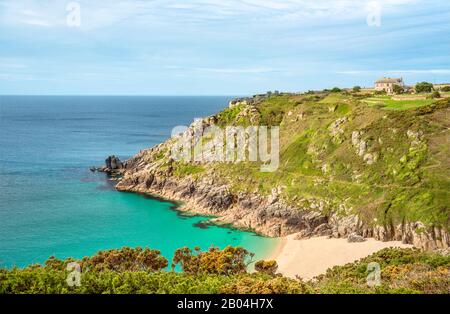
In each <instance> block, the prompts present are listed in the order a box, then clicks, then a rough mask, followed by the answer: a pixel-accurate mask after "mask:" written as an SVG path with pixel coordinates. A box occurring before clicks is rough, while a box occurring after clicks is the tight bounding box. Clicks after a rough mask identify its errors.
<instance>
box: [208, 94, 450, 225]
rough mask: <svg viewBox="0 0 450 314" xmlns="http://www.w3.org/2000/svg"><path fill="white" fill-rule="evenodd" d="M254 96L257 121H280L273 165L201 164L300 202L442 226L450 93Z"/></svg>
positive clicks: (235, 186) (222, 177)
mask: <svg viewBox="0 0 450 314" xmlns="http://www.w3.org/2000/svg"><path fill="white" fill-rule="evenodd" d="M253 106H254V107H255V109H256V110H257V111H258V112H259V122H258V124H261V125H279V126H280V152H281V155H280V166H279V168H278V169H277V170H276V171H275V172H271V173H262V172H261V171H260V168H259V166H260V165H259V164H258V163H255V162H241V163H238V164H220V163H215V164H206V165H204V167H205V169H207V170H208V174H209V175H211V176H214V177H215V179H216V180H217V181H218V182H221V183H223V184H227V185H228V186H230V188H231V190H232V191H233V192H235V193H238V192H247V193H252V192H254V191H255V188H257V190H258V193H260V194H262V195H267V196H268V195H270V194H271V191H272V189H274V188H280V189H281V198H282V199H283V200H284V201H285V202H286V203H288V204H290V205H293V206H295V207H297V208H303V209H305V208H311V210H313V211H320V212H322V213H323V214H331V213H338V212H345V214H349V213H351V214H358V215H359V216H360V218H361V219H362V220H363V221H364V222H365V223H366V224H368V225H374V224H378V225H396V224H399V223H402V222H404V221H421V222H423V223H425V224H426V225H427V226H439V227H444V228H447V229H448V228H449V221H450V209H449V204H450V192H449V191H450V180H449V178H450V167H449V164H450V161H449V159H448V156H449V151H448V150H449V147H448V138H449V131H448V127H447V125H448V117H449V111H450V99H449V98H445V99H440V100H437V99H426V98H425V97H424V96H423V95H398V96H390V95H374V94H369V95H357V94H349V93H345V92H342V93H324V92H319V93H314V94H311V93H305V94H301V95H300V94H297V95H286V94H282V95H280V96H270V97H269V98H267V99H264V100H262V101H260V102H256V103H255V104H253ZM217 117H218V118H219V123H221V121H220V117H221V114H218V115H217ZM227 123H229V120H227ZM232 124H239V125H250V124H252V123H251V121H249V120H247V121H246V120H245V119H244V120H239V121H236V120H235V121H232ZM355 132H356V133H357V134H359V137H358V138H357V143H354V138H353V137H354V133H355ZM361 143H363V144H361ZM361 145H362V147H363V148H364V149H363V150H362V153H361V154H360V152H359V147H360V146H361ZM317 203H322V204H323V205H321V206H320V208H319V207H317V206H314V204H317ZM339 208H344V209H345V210H344V211H341V210H339ZM375 221H376V223H375Z"/></svg>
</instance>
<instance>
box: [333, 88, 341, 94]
mask: <svg viewBox="0 0 450 314" xmlns="http://www.w3.org/2000/svg"><path fill="white" fill-rule="evenodd" d="M331 92H332V93H340V92H342V89H340V88H339V87H333V89H331Z"/></svg>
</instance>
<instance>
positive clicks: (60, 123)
mask: <svg viewBox="0 0 450 314" xmlns="http://www.w3.org/2000/svg"><path fill="white" fill-rule="evenodd" d="M231 98H232V97H117V96H114V97H113V96H111V97H104V96H95V97H90V96H85V97H78V96H76V97H75V96H0V267H12V266H15V265H16V266H25V265H28V264H31V263H42V262H44V261H45V260H46V259H47V258H48V257H49V256H51V255H54V256H56V257H58V258H66V257H75V258H81V257H83V256H86V255H92V254H94V253H96V252H97V251H99V250H103V249H111V248H120V247H123V246H131V247H136V246H142V247H151V248H155V249H159V250H161V251H162V253H163V255H165V256H166V257H167V258H171V256H172V253H173V251H175V249H177V248H179V247H183V246H189V247H194V246H197V245H198V246H200V247H201V248H203V249H207V248H208V247H209V246H211V245H216V246H219V247H224V246H226V245H234V246H236V245H241V246H244V247H245V248H247V249H248V250H250V251H252V252H255V253H256V254H257V257H264V255H265V254H267V252H268V251H269V250H270V249H271V248H272V247H273V246H274V245H275V244H276V241H277V240H274V239H268V238H264V237H260V236H257V235H255V234H253V233H249V232H242V231H238V230H233V229H228V228H224V227H216V226H209V227H207V228H204V227H201V226H202V224H199V222H202V221H205V220H207V218H205V217H186V216H183V215H180V214H179V213H178V212H177V211H175V210H173V208H172V207H173V204H172V203H170V202H164V201H160V200H156V199H152V198H150V197H144V196H142V195H137V194H131V193H121V192H117V191H115V190H114V188H113V185H112V183H111V181H109V180H108V179H107V177H106V176H105V175H104V174H100V173H91V172H90V171H89V167H90V166H93V165H96V166H100V165H102V164H103V163H104V159H105V157H107V156H108V155H111V154H115V155H116V156H119V157H120V158H121V159H126V158H128V157H130V156H132V155H134V154H135V153H137V152H139V150H141V149H143V148H148V147H151V146H153V145H155V144H158V143H160V142H161V141H163V140H165V139H167V138H168V137H169V136H170V133H171V130H172V128H173V127H174V126H177V125H188V124H189V123H190V122H191V121H192V120H193V119H194V118H196V117H203V116H206V115H210V114H213V113H215V112H217V111H219V110H221V109H222V108H224V107H225V106H226V105H227V103H228V101H229V100H230V99H231Z"/></svg>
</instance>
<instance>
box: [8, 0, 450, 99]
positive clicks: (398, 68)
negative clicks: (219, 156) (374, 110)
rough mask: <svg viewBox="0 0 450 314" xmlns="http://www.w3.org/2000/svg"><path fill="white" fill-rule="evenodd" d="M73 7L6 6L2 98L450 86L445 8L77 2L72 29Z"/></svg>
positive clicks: (425, 3)
mask: <svg viewBox="0 0 450 314" xmlns="http://www.w3.org/2000/svg"><path fill="white" fill-rule="evenodd" d="M70 2H71V1H63V0H47V1H46V0H0V94H69V95H93V94H99V95H116V94H121V95H249V94H254V93H259V92H265V91H268V90H281V91H292V92H295V91H305V90H308V89H322V88H329V87H333V86H339V87H347V86H354V85H361V86H370V85H372V82H373V81H374V80H375V79H376V78H378V77H380V76H383V75H385V76H403V77H404V78H405V80H406V82H407V83H409V84H413V83H415V82H417V81H422V80H427V81H432V82H450V1H448V0H383V1H382V0H380V1H366V0H315V1H313V0H116V1H115V0H108V1H106V0H95V1H93V0H91V1H82V0H79V1H75V2H76V3H78V4H79V6H80V9H81V10H80V13H81V15H80V26H79V27H70V26H68V25H67V16H68V14H69V13H70V12H69V11H67V5H68V4H69V3H70ZM72 2H73V1H72ZM374 16H375V17H377V16H379V17H380V20H379V21H380V23H379V25H378V26H377V25H374V23H373V21H377V20H376V19H375V20H374V19H371V18H372V17H374ZM368 17H369V23H368ZM371 21H372V22H371Z"/></svg>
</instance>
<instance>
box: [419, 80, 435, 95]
mask: <svg viewBox="0 0 450 314" xmlns="http://www.w3.org/2000/svg"><path fill="white" fill-rule="evenodd" d="M432 90H433V84H431V83H428V82H421V83H417V84H416V93H431V91H432Z"/></svg>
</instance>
